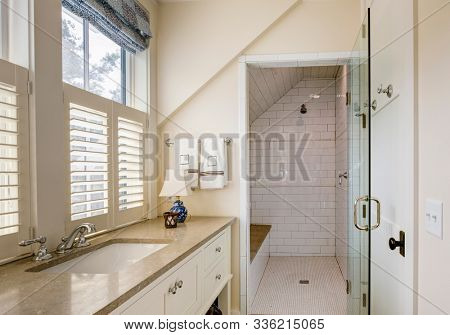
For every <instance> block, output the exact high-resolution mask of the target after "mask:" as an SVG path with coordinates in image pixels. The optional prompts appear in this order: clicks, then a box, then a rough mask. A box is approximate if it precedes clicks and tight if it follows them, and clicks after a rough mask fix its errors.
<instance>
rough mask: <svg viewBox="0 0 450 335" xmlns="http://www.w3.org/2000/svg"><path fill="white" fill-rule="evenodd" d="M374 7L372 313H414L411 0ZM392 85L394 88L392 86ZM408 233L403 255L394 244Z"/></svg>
mask: <svg viewBox="0 0 450 335" xmlns="http://www.w3.org/2000/svg"><path fill="white" fill-rule="evenodd" d="M370 13H371V50H372V54H371V74H372V75H371V96H372V99H374V100H376V101H377V108H376V110H375V111H372V113H371V149H372V152H371V155H372V158H371V171H372V174H371V185H372V188H371V193H372V196H374V197H376V198H378V199H379V200H380V201H381V205H382V207H381V208H382V210H381V225H380V227H379V229H376V230H372V233H371V256H372V257H371V261H372V262H371V313H372V314H412V313H413V312H414V310H413V305H414V303H413V296H414V291H413V286H414V283H413V277H414V276H413V266H414V259H413V257H414V256H413V243H414V36H413V29H412V28H413V1H409V0H398V1H390V0H375V1H373V3H372V5H371V9H370ZM389 85H392V90H389ZM400 231H402V232H404V234H405V256H404V257H403V256H402V255H401V254H400V250H399V248H396V249H395V250H391V249H390V248H389V245H388V241H389V239H390V238H391V237H392V238H394V239H396V240H399V235H400Z"/></svg>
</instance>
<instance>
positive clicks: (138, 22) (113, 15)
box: [61, 0, 152, 53]
mask: <svg viewBox="0 0 450 335" xmlns="http://www.w3.org/2000/svg"><path fill="white" fill-rule="evenodd" d="M61 1H62V5H63V6H64V7H65V8H66V9H68V10H69V11H71V12H72V13H74V14H75V15H78V16H80V17H82V18H84V19H86V20H87V21H89V23H91V24H92V25H93V26H95V27H96V28H97V29H98V30H100V31H101V32H102V33H103V34H105V35H106V36H108V37H109V38H110V39H112V40H113V41H114V42H116V43H117V44H119V45H120V46H122V47H124V48H125V49H126V50H128V51H130V52H132V53H136V52H137V51H143V50H145V49H146V48H147V47H148V41H149V39H150V38H151V37H152V34H151V32H150V22H149V16H148V13H147V11H146V10H145V9H144V8H143V7H142V5H141V4H139V2H138V1H137V0H61Z"/></svg>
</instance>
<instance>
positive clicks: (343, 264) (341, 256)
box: [336, 66, 348, 279]
mask: <svg viewBox="0 0 450 335" xmlns="http://www.w3.org/2000/svg"><path fill="white" fill-rule="evenodd" d="M347 84H348V78H347V66H343V67H341V69H340V70H339V72H338V76H337V80H336V173H337V175H339V174H340V173H344V172H346V171H348V131H347V127H348V126H347V104H346V100H347V99H346V96H345V95H346V92H347V91H348V88H347ZM347 192H348V179H345V178H342V179H341V183H339V178H338V179H336V259H337V261H338V264H339V267H340V268H341V271H342V274H343V275H344V278H345V279H347V210H348V193H347Z"/></svg>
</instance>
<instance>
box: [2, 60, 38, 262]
mask: <svg viewBox="0 0 450 335" xmlns="http://www.w3.org/2000/svg"><path fill="white" fill-rule="evenodd" d="M27 84H28V70H27V69H25V68H22V67H20V66H17V65H15V64H12V63H9V62H7V61H4V60H0V261H5V260H12V259H14V258H15V257H17V256H19V255H22V254H26V253H28V252H30V251H31V249H30V248H29V247H27V248H23V247H19V246H18V243H19V242H20V241H21V240H24V239H27V238H30V237H31V235H32V234H31V230H30V179H29V175H30V173H29V169H30V166H29V159H30V157H29V142H30V141H29V131H30V130H29V122H28V120H29V114H28V113H29V111H28V98H29V97H28V91H27Z"/></svg>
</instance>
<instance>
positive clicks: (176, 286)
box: [169, 280, 183, 294]
mask: <svg viewBox="0 0 450 335" xmlns="http://www.w3.org/2000/svg"><path fill="white" fill-rule="evenodd" d="M179 288H183V281H182V280H179V281H176V282H175V284H174V285H173V287H169V293H171V294H177V290H178V289H179Z"/></svg>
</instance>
